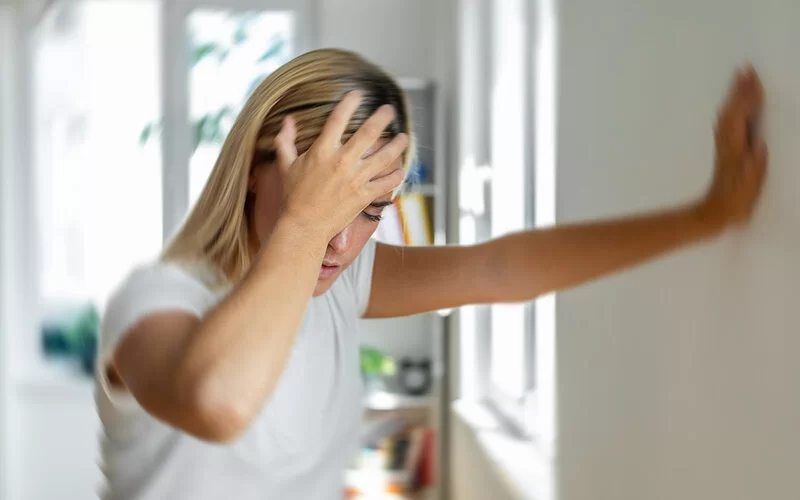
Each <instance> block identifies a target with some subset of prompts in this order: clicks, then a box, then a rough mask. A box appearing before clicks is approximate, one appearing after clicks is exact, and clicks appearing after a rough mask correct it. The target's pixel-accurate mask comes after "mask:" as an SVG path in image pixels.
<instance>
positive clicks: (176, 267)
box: [105, 259, 217, 316]
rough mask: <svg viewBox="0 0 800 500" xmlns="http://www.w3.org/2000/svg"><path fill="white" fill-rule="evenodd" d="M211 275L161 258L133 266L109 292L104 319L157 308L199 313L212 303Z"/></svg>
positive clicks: (206, 268) (199, 265) (203, 267)
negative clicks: (110, 292)
mask: <svg viewBox="0 0 800 500" xmlns="http://www.w3.org/2000/svg"><path fill="white" fill-rule="evenodd" d="M213 278H214V273H213V272H212V271H211V268H210V267H209V266H206V265H204V264H202V263H193V264H190V263H182V262H169V261H164V260H161V259H157V260H152V261H149V262H144V263H140V264H138V265H136V266H134V267H133V268H132V269H131V270H130V271H129V273H128V274H127V276H125V277H124V278H123V279H122V281H121V282H120V283H119V285H118V286H117V287H116V289H115V290H114V291H113V292H112V294H111V296H110V298H109V300H108V303H107V304H106V307H105V315H106V316H109V315H110V316H116V315H122V316H128V315H129V314H134V313H141V312H144V311H151V310H158V309H183V310H189V311H192V312H195V313H197V314H201V313H202V312H203V311H204V310H205V309H207V308H208V307H210V306H211V305H213V303H214V302H216V300H217V299H216V297H217V291H216V290H215V287H214V285H213V283H214V281H213Z"/></svg>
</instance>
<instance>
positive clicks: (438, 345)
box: [346, 78, 449, 500]
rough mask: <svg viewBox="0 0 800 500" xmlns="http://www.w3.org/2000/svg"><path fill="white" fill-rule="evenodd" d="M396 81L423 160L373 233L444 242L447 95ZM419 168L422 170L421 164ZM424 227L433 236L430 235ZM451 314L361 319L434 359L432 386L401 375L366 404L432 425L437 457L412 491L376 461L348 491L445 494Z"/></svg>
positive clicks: (375, 336)
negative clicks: (414, 389)
mask: <svg viewBox="0 0 800 500" xmlns="http://www.w3.org/2000/svg"><path fill="white" fill-rule="evenodd" d="M398 83H399V84H400V85H401V87H403V89H404V90H405V92H406V93H407V95H408V97H409V101H410V106H411V116H412V120H413V124H414V133H415V136H416V139H417V151H416V157H417V161H418V163H417V165H415V166H414V167H412V172H411V175H410V176H409V182H408V183H407V185H406V186H405V187H404V189H403V190H402V192H401V193H400V194H399V195H398V202H397V203H395V205H394V206H393V209H394V210H395V211H396V212H397V213H395V214H388V215H387V213H386V212H384V216H385V217H384V220H383V221H382V222H381V227H379V230H378V231H377V232H376V236H375V238H376V239H377V240H378V241H380V242H383V243H388V244H394V245H398V244H399V245H428V244H444V243H446V227H447V213H446V209H447V200H446V195H447V184H446V180H447V178H446V170H445V161H444V146H443V140H442V139H443V129H442V115H443V113H442V103H441V102H440V100H439V99H438V96H437V88H436V86H435V85H434V84H433V83H432V82H431V81H428V80H425V79H419V78H399V79H398ZM420 167H421V168H420ZM415 168H416V169H419V170H418V171H416V172H415ZM387 208H388V207H387ZM426 233H427V237H424V235H425V234H426ZM448 318H449V311H439V312H433V313H427V314H421V315H417V316H412V317H407V318H396V319H383V320H363V321H362V322H361V325H360V327H361V328H360V330H361V331H360V334H361V338H362V344H365V345H369V346H370V347H373V348H376V349H379V350H380V351H382V352H383V353H385V354H386V355H387V356H390V357H392V358H393V359H395V360H396V361H398V362H400V361H401V360H403V359H412V360H417V361H419V360H429V362H430V385H429V389H428V390H427V392H425V393H424V394H421V395H419V394H408V393H406V392H404V391H403V390H401V389H400V387H401V386H402V384H398V383H397V380H388V381H387V384H386V386H387V387H386V388H384V389H382V390H377V391H370V390H369V389H368V390H367V393H366V395H365V399H364V407H365V421H366V422H367V423H369V422H370V420H373V421H374V420H375V419H378V420H380V419H385V420H387V421H388V420H389V419H392V418H396V419H400V420H401V421H405V422H406V424H407V427H406V429H404V432H405V431H407V430H408V429H412V430H413V429H416V428H423V429H426V430H428V431H429V433H430V436H431V444H430V448H429V450H428V453H429V457H427V458H426V459H422V461H423V462H425V467H427V466H428V462H426V460H427V461H429V462H430V464H432V465H431V470H430V471H428V472H429V473H428V474H427V475H426V476H425V477H426V479H427V481H422V483H423V484H422V485H421V486H420V487H418V488H412V489H411V491H403V488H399V487H398V484H404V483H406V482H407V480H408V478H407V477H405V476H404V475H403V474H407V471H401V472H398V471H396V470H380V469H377V468H375V467H372V468H370V469H369V470H359V469H358V468H355V467H354V468H351V469H350V470H348V471H347V474H346V483H347V484H348V485H350V486H352V485H360V487H361V489H360V493H361V494H360V495H359V494H356V493H354V492H353V491H352V490H351V491H350V492H349V494H350V496H348V498H352V499H359V500H379V499H387V500H388V499H397V500H402V499H424V500H443V498H444V497H443V487H442V484H441V479H442V477H443V474H442V470H443V461H442V457H443V455H444V453H443V452H444V446H445V444H444V443H446V427H445V425H444V419H445V417H446V415H447V413H446V404H447V392H446V388H447V367H446V363H445V362H446V352H447V336H446V331H447V321H448ZM398 364H399V363H398ZM395 379H396V377H395ZM365 425H368V424H365ZM412 432H413V431H412ZM389 434H390V437H392V436H391V433H389ZM362 444H363V443H362ZM385 447H386V445H384V446H382V447H381V449H380V450H378V451H379V452H383V453H386V451H385ZM364 448H368V447H366V446H365V447H364ZM362 451H363V450H362ZM368 451H370V452H371V451H375V450H368ZM384 460H387V459H385V458H384ZM388 461H390V460H388ZM417 472H419V470H417ZM355 489H356V490H358V488H355Z"/></svg>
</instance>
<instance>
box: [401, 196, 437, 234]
mask: <svg viewBox="0 0 800 500" xmlns="http://www.w3.org/2000/svg"><path fill="white" fill-rule="evenodd" d="M396 205H397V206H398V208H399V212H400V222H401V224H402V228H403V237H404V240H405V244H406V245H413V246H418V245H430V244H432V243H433V229H432V224H431V219H430V213H429V210H428V201H427V200H426V198H425V196H424V195H422V194H421V193H404V194H401V195H399V196H398V197H397V201H396Z"/></svg>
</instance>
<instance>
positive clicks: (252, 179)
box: [247, 169, 258, 194]
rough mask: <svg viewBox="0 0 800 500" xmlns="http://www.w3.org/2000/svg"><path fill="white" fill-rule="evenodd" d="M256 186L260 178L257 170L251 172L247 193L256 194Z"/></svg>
mask: <svg viewBox="0 0 800 500" xmlns="http://www.w3.org/2000/svg"><path fill="white" fill-rule="evenodd" d="M256 184H258V176H256V169H253V170H252V171H251V172H250V177H248V178H247V192H248V194H255V193H256Z"/></svg>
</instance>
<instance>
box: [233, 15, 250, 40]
mask: <svg viewBox="0 0 800 500" xmlns="http://www.w3.org/2000/svg"><path fill="white" fill-rule="evenodd" d="M246 41H247V24H246V23H244V22H241V21H240V22H239V26H237V27H236V31H234V33H233V44H234V45H241V44H243V43H244V42H246Z"/></svg>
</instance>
